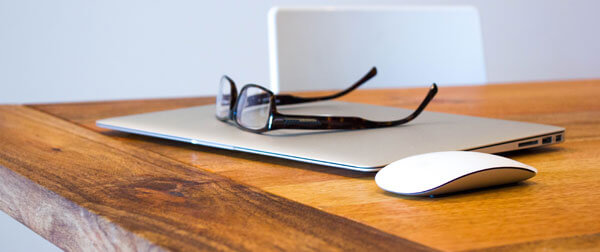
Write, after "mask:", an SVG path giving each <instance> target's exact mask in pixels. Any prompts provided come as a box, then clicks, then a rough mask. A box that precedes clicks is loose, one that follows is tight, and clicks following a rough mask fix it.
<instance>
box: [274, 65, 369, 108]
mask: <svg viewBox="0 0 600 252" xmlns="http://www.w3.org/2000/svg"><path fill="white" fill-rule="evenodd" d="M375 75H377V68H376V67H373V68H371V70H370V71H369V72H368V73H367V74H366V75H365V76H363V77H362V78H360V80H358V81H357V82H356V83H354V84H352V86H350V87H349V88H347V89H345V90H342V91H341V92H339V93H335V94H332V95H327V96H319V97H299V96H293V95H276V96H275V104H276V105H286V104H297V103H303V102H314V101H322V100H330V99H335V98H338V97H341V96H344V95H346V94H348V93H350V92H352V91H353V90H354V89H357V88H358V87H360V86H361V85H362V84H364V83H365V82H367V81H368V80H370V79H371V78H373V77H374V76H375Z"/></svg>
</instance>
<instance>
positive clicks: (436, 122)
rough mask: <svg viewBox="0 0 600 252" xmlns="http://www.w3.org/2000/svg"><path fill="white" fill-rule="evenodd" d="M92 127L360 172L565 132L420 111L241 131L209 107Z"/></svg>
mask: <svg viewBox="0 0 600 252" xmlns="http://www.w3.org/2000/svg"><path fill="white" fill-rule="evenodd" d="M277 109H278V111H279V112H281V113H284V114H306V115H336V116H359V117H363V118H366V119H370V120H378V121H385V120H393V119H397V118H402V117H405V116H406V115H408V114H410V113H411V112H412V110H408V109H402V108H395V107H385V106H375V105H367V104H358V103H349V102H341V101H324V102H315V103H305V104H298V105H287V106H280V107H278V108H277ZM96 124H97V125H98V126H99V127H102V128H107V129H112V130H118V131H124V132H129V133H133V134H140V135H146V136H152V137H158V138H165V139H170V140H174V141H182V142H187V143H190V144H198V145H204V146H210V147H215V148H222V149H228V150H234V151H242V152H249V153H255V154H258V155H266V156H273V157H279V158H285V159H291V160H296V161H301V162H307V163H313V164H319V165H325V166H331V167H335V168H342V169H349V170H355V171H362V172H373V171H377V170H379V169H381V168H383V167H384V166H386V165H387V164H390V163H391V162H394V161H396V160H399V159H402V158H405V157H408V156H412V155H417V154H423V153H428V152H436V151H450V150H468V151H479V152H486V153H499V152H505V151H512V150H520V149H528V148H534V147H540V146H547V145H551V144H556V143H560V142H563V141H564V132H565V129H564V128H561V127H556V126H550V125H542V124H535V123H526V122H516V121H507V120H498V119H490V118H481V117H473V116H465V115H456V114H447V113H437V112H429V111H425V112H423V113H422V114H421V115H420V116H419V117H417V118H416V119H414V120H413V121H411V122H409V123H407V124H404V125H399V126H395V127H387V128H376V129H361V130H288V129H286V130H273V131H268V132H266V133H263V134H256V133H251V132H247V131H244V130H241V129H239V128H237V127H236V126H235V125H233V123H226V122H222V121H219V120H217V119H216V118H215V106H214V105H206V106H196V107H189V108H182V109H175V110H169V111H160V112H151V113H144V114H136V115H129V116H121V117H113V118H107V119H102V120H98V121H97V122H96Z"/></svg>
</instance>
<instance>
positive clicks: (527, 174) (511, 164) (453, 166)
mask: <svg viewBox="0 0 600 252" xmlns="http://www.w3.org/2000/svg"><path fill="white" fill-rule="evenodd" d="M536 174H537V170H536V169H535V168H533V167H531V166H529V165H526V164H523V163H520V162H517V161H515V160H512V159H509V158H505V157H501V156H497V155H492V154H486V153H480V152H471V151H444V152H432V153H426V154H421V155H416V156H411V157H407V158H404V159H400V160H398V161H395V162H393V163H391V164H389V165H387V166H386V167H384V168H383V169H381V170H380V171H379V172H377V175H375V183H377V186H379V187H381V189H383V190H385V191H388V192H393V193H398V194H402V195H414V196H433V195H438V194H446V193H451V192H458V191H463V190H468V189H475V188H481V187H489V186H495V185H502V184H508V183H515V182H518V181H522V180H526V179H529V178H531V177H533V176H535V175H536Z"/></svg>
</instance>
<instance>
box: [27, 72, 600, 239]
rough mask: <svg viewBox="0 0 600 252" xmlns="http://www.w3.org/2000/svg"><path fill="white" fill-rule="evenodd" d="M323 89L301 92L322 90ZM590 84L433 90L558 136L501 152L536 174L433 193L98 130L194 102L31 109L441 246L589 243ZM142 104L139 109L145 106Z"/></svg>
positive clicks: (439, 106)
mask: <svg viewBox="0 0 600 252" xmlns="http://www.w3.org/2000/svg"><path fill="white" fill-rule="evenodd" d="M323 93H324V92H311V93H302V94H305V95H309V94H323ZM425 93H426V89H424V88H422V89H421V88H420V89H380V90H359V91H357V92H354V93H352V94H350V95H348V96H347V97H344V98H343V100H346V101H353V102H362V103H370V104H377V105H387V106H397V107H405V108H414V107H415V106H417V104H418V103H419V102H420V99H421V98H422V96H423V95H424V94H425ZM598 95H600V80H583V81H563V82H540V83H523V84H498V85H486V86H475V87H442V88H440V92H439V94H438V96H437V97H436V99H434V101H433V102H432V104H431V105H430V106H429V108H428V110H431V111H438V112H448V113H459V114H467V115H476V116H486V117H493V118H500V119H512V120H519V121H528V122H536V123H546V124H553V125H557V126H562V127H566V129H567V133H566V135H567V137H566V142H565V143H562V144H559V145H556V146H553V147H547V148H540V149H537V150H528V151H519V152H511V153H504V154H503V155H505V156H508V157H511V158H514V159H516V160H518V161H521V162H524V163H527V164H530V165H532V166H534V167H536V168H538V170H539V174H538V175H537V176H536V177H534V178H533V179H531V180H530V181H528V182H525V183H521V184H518V185H516V186H505V187H497V188H493V189H486V190H476V191H472V192H469V193H460V194H455V195H450V196H446V197H441V198H433V199H430V198H412V197H399V196H396V195H392V194H388V193H385V192H383V191H382V190H380V189H379V188H377V186H376V185H375V184H374V182H373V174H365V173H358V172H352V171H345V170H340V169H334V168H329V167H324V166H318V165H311V164H305V163H299V162H294V161H289V160H282V159H277V158H269V157H263V156H257V155H253V154H247V153H238V152H233V151H226V150H218V149H212V148H207V147H201V146H193V145H189V144H184V143H177V142H172V141H167V140H159V139H153V138H149V137H143V136H135V135H130V134H125V133H118V132H114V131H107V130H104V129H99V128H97V127H95V126H94V122H95V120H97V119H101V118H105V117H111V116H116V115H123V114H130V113H129V112H128V111H131V113H132V114H133V113H139V112H149V111H155V110H162V109H170V108H176V107H180V106H181V107H183V106H187V105H195V104H208V103H211V102H213V101H212V99H211V98H198V99H195V100H194V99H191V100H188V102H189V104H175V103H174V101H172V100H163V101H161V100H148V101H118V102H106V103H94V104H93V105H89V104H56V105H37V106H33V107H34V108H36V109H39V110H41V111H44V112H46V113H49V114H51V115H55V116H57V117H60V118H64V119H66V120H69V121H71V122H74V123H77V124H79V125H82V126H84V127H86V128H88V129H92V130H94V131H97V132H101V133H102V134H104V135H106V136H108V137H110V138H111V139H113V140H115V141H117V142H119V143H121V144H124V145H131V146H136V147H139V148H142V149H144V150H147V151H150V152H153V153H158V154H160V155H162V156H165V157H169V158H172V159H174V160H178V161H180V162H182V163H185V164H187V165H190V166H193V167H196V168H197V169H201V170H206V171H210V172H213V173H216V174H219V175H223V176H225V177H228V178H231V179H233V180H234V181H238V182H241V183H245V184H248V185H252V186H255V187H257V188H260V189H262V190H264V191H266V192H270V193H273V194H276V195H279V196H281V197H284V198H287V199H291V200H294V201H297V202H300V203H303V204H306V205H309V206H313V207H316V208H318V209H321V210H323V211H325V212H328V213H331V214H334V215H338V216H343V217H346V218H349V219H352V220H354V221H357V222H360V223H363V224H366V225H369V226H372V227H375V228H377V229H379V230H382V231H384V232H387V233H390V234H393V235H396V236H398V237H403V238H407V239H409V240H412V241H416V242H418V243H421V244H424V245H427V246H430V247H433V248H436V249H440V250H448V251H456V250H478V249H489V250H511V249H515V250H532V249H541V250H543V249H576V248H582V249H585V248H593V247H594V246H596V245H597V244H598V243H599V242H598V239H599V237H600V235H599V234H600V191H598V190H595V189H594V188H596V187H597V185H598V184H599V183H600V166H599V165H598V164H599V163H600V101H599V100H598V98H597V97H598ZM146 102H147V103H149V104H151V105H150V106H148V107H146V106H145V105H144V104H145V103H146Z"/></svg>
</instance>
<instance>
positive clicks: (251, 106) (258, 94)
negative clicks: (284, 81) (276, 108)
mask: <svg viewBox="0 0 600 252" xmlns="http://www.w3.org/2000/svg"><path fill="white" fill-rule="evenodd" d="M270 98H271V94H269V93H268V92H266V91H265V90H263V89H261V88H257V87H247V88H244V89H243V90H242V92H241V93H240V97H239V98H238V104H237V107H236V120H237V122H238V123H239V124H240V125H241V126H242V127H245V128H249V129H252V130H258V129H262V128H264V127H266V126H267V123H268V122H269V113H270V107H271V99H270Z"/></svg>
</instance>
